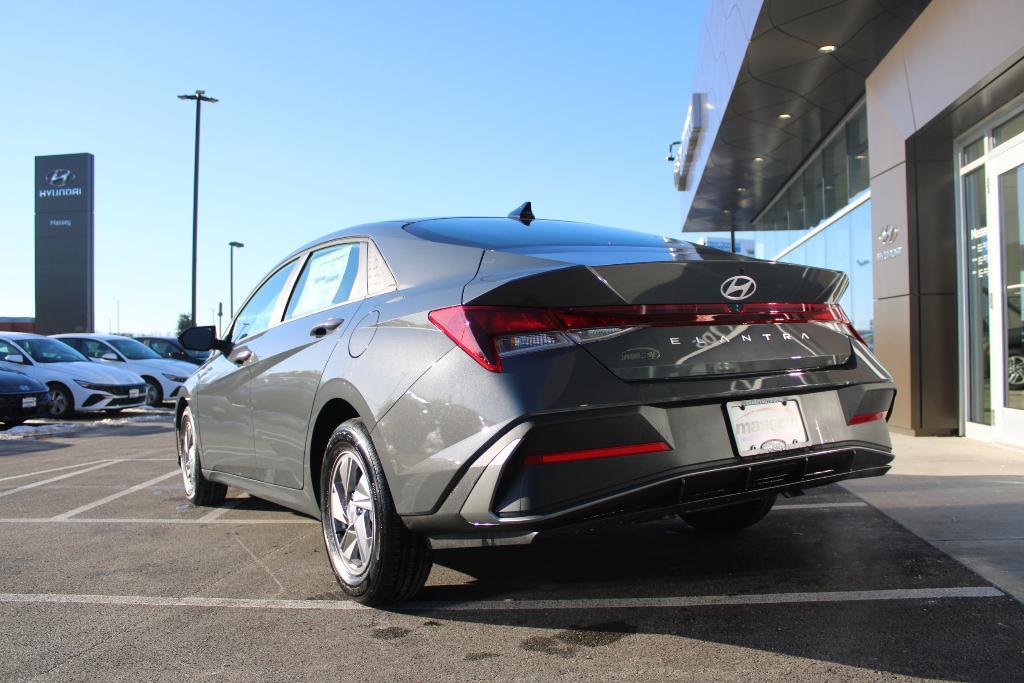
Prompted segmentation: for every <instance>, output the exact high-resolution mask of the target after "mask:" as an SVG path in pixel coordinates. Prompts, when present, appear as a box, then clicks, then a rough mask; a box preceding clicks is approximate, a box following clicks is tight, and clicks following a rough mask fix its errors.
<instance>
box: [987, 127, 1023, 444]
mask: <svg viewBox="0 0 1024 683" xmlns="http://www.w3.org/2000/svg"><path fill="white" fill-rule="evenodd" d="M989 177H990V178H991V181H990V192H989V197H988V200H989V201H988V204H989V215H990V216H992V218H993V220H992V221H990V222H992V223H993V224H995V223H998V230H996V231H993V236H994V237H995V239H994V240H993V241H994V242H996V241H997V242H998V251H999V254H998V258H997V259H994V260H995V261H996V262H997V264H998V272H997V273H994V275H996V276H997V277H996V278H994V279H993V280H992V283H993V285H995V284H996V283H998V285H999V286H998V288H996V287H993V289H994V291H993V294H994V295H995V300H994V301H993V302H992V303H993V304H994V305H993V306H992V311H991V312H992V319H991V322H992V332H993V333H992V342H993V349H992V350H993V353H992V361H993V362H992V371H993V377H994V379H995V380H996V381H993V382H992V385H993V386H992V404H993V406H995V407H996V413H997V414H996V428H997V431H998V432H999V434H998V437H997V438H1000V439H1001V440H1003V441H1012V442H1017V443H1024V327H1022V324H1021V306H1022V303H1024V296H1022V295H1024V142H1022V143H1020V144H1017V145H1014V146H1013V147H1012V148H1010V149H1007V150H1006V151H1005V152H1001V153H999V154H998V155H994V157H993V159H992V161H991V162H990V167H989ZM993 246H995V245H993ZM996 372H998V374H996Z"/></svg>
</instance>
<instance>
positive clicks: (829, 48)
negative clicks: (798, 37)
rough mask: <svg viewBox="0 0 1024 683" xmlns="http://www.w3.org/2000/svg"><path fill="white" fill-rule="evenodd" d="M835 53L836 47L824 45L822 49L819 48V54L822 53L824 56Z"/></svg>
mask: <svg viewBox="0 0 1024 683" xmlns="http://www.w3.org/2000/svg"><path fill="white" fill-rule="evenodd" d="M835 51H836V46H835V45H822V46H821V47H819V48H818V52H820V53H821V54H823V55H830V54H832V53H833V52H835Z"/></svg>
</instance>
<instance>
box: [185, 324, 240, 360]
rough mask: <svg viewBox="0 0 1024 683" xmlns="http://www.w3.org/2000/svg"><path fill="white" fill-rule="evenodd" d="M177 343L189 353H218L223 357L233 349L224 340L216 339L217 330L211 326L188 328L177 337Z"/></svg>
mask: <svg viewBox="0 0 1024 683" xmlns="http://www.w3.org/2000/svg"><path fill="white" fill-rule="evenodd" d="M178 341H179V342H180V343H181V345H182V346H184V347H185V348H186V349H189V350H190V351H220V352H221V353H223V354H224V355H225V356H226V355H228V354H229V353H231V349H233V348H234V344H232V343H231V342H229V341H227V340H226V339H217V328H216V327H214V326H213V325H203V326H202V327H190V328H188V329H187V330H185V331H184V332H182V333H181V334H179V335H178Z"/></svg>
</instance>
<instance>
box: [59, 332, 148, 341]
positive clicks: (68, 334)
mask: <svg viewBox="0 0 1024 683" xmlns="http://www.w3.org/2000/svg"><path fill="white" fill-rule="evenodd" d="M50 336H51V337H54V338H55V339H60V338H62V337H82V338H85V339H99V340H101V341H104V340H109V339H131V337H126V336H124V335H123V334H103V333H102V332H61V333H60V334H52V335H50Z"/></svg>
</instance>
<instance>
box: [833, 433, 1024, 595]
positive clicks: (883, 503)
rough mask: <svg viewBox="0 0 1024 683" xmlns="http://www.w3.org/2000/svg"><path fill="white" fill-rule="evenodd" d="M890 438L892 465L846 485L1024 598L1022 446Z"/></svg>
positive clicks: (932, 438) (924, 537)
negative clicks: (882, 472) (886, 471)
mask: <svg viewBox="0 0 1024 683" xmlns="http://www.w3.org/2000/svg"><path fill="white" fill-rule="evenodd" d="M892 438H893V446H894V448H895V451H896V460H895V462H894V463H893V469H892V471H890V472H889V474H887V475H885V476H884V477H876V478H873V479H860V480H855V481H850V482H847V483H845V484H844V486H846V488H848V489H849V490H850V491H852V492H853V493H855V494H857V495H858V496H860V497H861V498H863V499H864V500H865V501H867V502H868V503H870V504H871V505H873V506H874V507H876V508H878V509H879V510H881V511H882V512H884V513H885V514H887V515H889V516H890V517H892V518H893V519H895V520H896V521H897V522H899V523H900V524H902V525H903V526H905V527H906V528H907V529H909V530H910V531H912V532H914V533H915V534H917V535H918V536H920V537H921V538H923V539H924V540H926V541H928V542H929V543H931V544H932V545H934V546H935V547H937V548H939V549H940V550H942V551H943V552H945V553H947V554H949V555H951V556H952V557H954V558H956V559H957V560H959V561H960V562H962V563H963V564H965V565H967V566H968V567H970V568H971V569H973V570H974V571H976V572H977V573H978V574H980V575H982V576H983V577H985V578H986V579H988V580H989V581H991V582H992V583H994V584H995V585H997V586H999V587H1000V588H1002V589H1003V590H1005V591H1006V592H1008V593H1010V594H1012V595H1013V596H1015V597H1016V598H1017V599H1018V600H1020V601H1022V602H1024V449H1017V448H1012V447H1009V446H1002V445H996V444H988V443H984V442H981V441H974V440H972V439H963V438H952V437H945V438H939V437H916V438H915V437H910V436H902V435H899V434H893V437H892Z"/></svg>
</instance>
